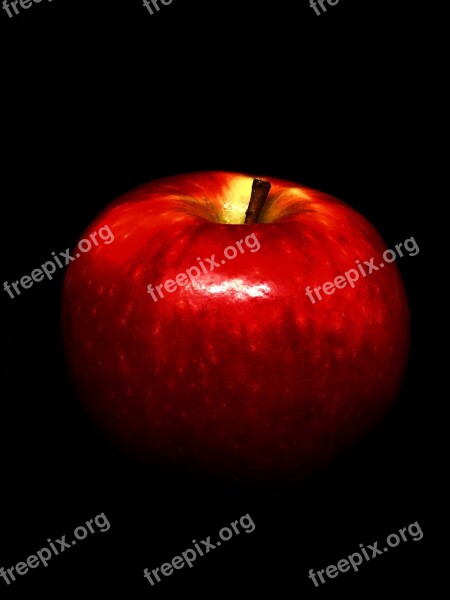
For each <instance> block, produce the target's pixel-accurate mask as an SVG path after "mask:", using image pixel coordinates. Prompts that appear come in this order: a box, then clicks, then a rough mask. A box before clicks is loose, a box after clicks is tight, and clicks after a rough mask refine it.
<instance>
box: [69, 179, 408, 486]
mask: <svg viewBox="0 0 450 600" xmlns="http://www.w3.org/2000/svg"><path fill="white" fill-rule="evenodd" d="M268 179H269V181H270V184H271V186H272V187H271V189H270V192H269V194H268V197H267V200H266V202H265V204H264V205H263V206H262V207H261V199H262V202H264V198H265V196H267V189H263V190H262V192H261V194H260V196H261V197H259V198H258V197H257V196H258V189H257V187H258V186H256V187H255V185H254V178H253V177H252V176H250V175H244V174H237V173H229V172H201V173H193V174H183V175H177V176H173V177H167V178H164V179H159V180H156V181H152V182H150V183H148V184H146V185H143V186H141V187H138V188H137V189H135V190H133V191H131V192H129V193H127V194H125V195H124V196H122V197H121V198H119V199H118V200H116V201H115V202H113V203H112V204H111V205H110V206H108V207H107V208H106V209H105V210H104V211H103V212H102V213H101V214H100V215H99V216H98V217H97V218H96V219H95V220H94V221H93V222H92V223H91V225H90V226H89V227H88V229H87V230H86V232H84V234H83V237H84V238H88V236H89V235H90V234H92V232H95V231H97V230H98V229H99V228H101V227H103V226H108V227H109V228H110V230H111V231H112V232H113V234H114V242H113V243H111V244H108V245H104V244H98V245H96V246H93V247H92V249H91V250H90V251H89V252H87V253H86V254H84V255H83V256H82V257H80V258H79V259H77V260H76V261H73V262H71V263H70V265H69V267H68V270H67V273H66V277H65V282H64V289H63V298H62V323H63V334H64V343H65V348H66V355H67V360H68V363H69V366H70V371H71V373H72V376H73V379H74V382H75V384H76V387H77V389H78V391H79V394H80V397H81V399H82V402H83V405H84V407H85V409H86V411H87V413H88V414H89V415H90V417H91V418H92V419H93V421H94V422H95V423H96V424H98V425H99V426H100V428H101V429H102V430H103V431H104V432H106V433H107V435H108V436H109V437H111V438H112V439H114V440H116V442H117V443H118V444H119V445H120V447H121V448H123V449H124V450H125V451H127V452H132V453H134V454H135V455H136V456H139V457H141V458H144V459H145V460H146V461H147V460H148V461H150V463H151V464H154V465H156V464H158V465H164V467H165V466H169V465H171V466H173V467H177V468H182V469H187V470H189V471H190V470H193V471H195V472H199V473H209V474H213V473H214V474H217V475H218V476H224V477H232V478H235V479H238V480H246V479H250V480H264V481H271V480H275V479H278V478H282V479H283V478H292V477H294V478H297V477H301V476H302V475H304V474H305V473H309V472H311V471H312V470H315V469H317V468H319V467H320V466H322V465H324V464H327V463H328V462H329V461H330V460H331V459H333V457H335V456H337V455H339V453H341V452H342V450H344V449H346V448H349V447H351V446H352V445H353V444H354V443H355V442H356V441H357V440H359V439H361V438H362V437H363V436H364V435H365V433H366V432H368V431H370V430H371V429H372V428H374V427H375V426H376V425H377V423H379V422H380V420H381V419H382V418H383V416H384V415H385V414H386V412H387V411H388V410H389V408H390V406H391V405H392V403H393V401H394V399H395V397H396V395H397V393H398V390H399V386H400V384H401V380H402V376H403V373H404V369H405V364H406V360H407V353H408V346H409V310H408V304H407V299H406V295H405V291H404V288H403V284H402V281H401V278H400V275H399V272H398V269H397V267H396V265H395V262H393V263H390V264H386V265H385V266H384V268H379V269H378V270H377V271H376V272H373V273H370V274H367V276H364V277H363V276H362V275H361V276H360V278H359V280H358V281H357V282H355V283H354V285H353V286H351V285H350V284H347V285H345V286H343V285H342V277H341V279H337V280H336V278H337V277H338V276H343V275H344V273H346V272H347V271H348V270H349V269H351V268H355V265H356V261H360V264H361V265H362V264H363V262H364V261H365V260H367V261H369V259H371V258H372V257H375V263H374V264H379V263H380V262H381V260H382V259H381V255H382V253H383V251H384V250H385V249H386V246H385V244H384V242H383V240H382V239H381V237H380V235H379V234H378V233H377V231H376V230H375V229H374V227H373V226H372V225H371V224H370V223H369V222H368V221H367V220H366V219H365V218H364V217H362V216H361V215H360V214H359V213H357V212H356V211H355V210H353V209H352V208H350V207H349V206H348V205H346V204H344V203H343V202H341V201H339V200H337V199H336V198H333V197H331V196H329V195H326V194H324V193H321V192H319V191H315V190H312V189H309V188H306V187H304V186H301V185H299V184H297V183H292V182H289V181H284V180H281V179H276V178H268ZM258 181H259V182H261V180H257V181H256V183H258ZM252 186H253V192H254V193H253V195H252ZM255 190H256V191H255ZM250 198H252V202H253V203H254V202H255V201H256V204H257V209H258V210H256V213H258V211H259V213H260V214H259V216H258V215H257V214H256V213H254V211H253V212H252V209H251V204H252V203H250V206H249V200H250ZM250 213H252V214H250ZM255 214H256V216H255ZM246 215H247V218H246ZM249 215H250V217H249ZM252 215H253V216H252ZM252 221H253V222H252ZM246 240H247V241H249V243H248V244H247V243H246ZM250 240H251V244H250ZM255 240H256V241H257V242H258V244H259V248H257V244H256V241H255ZM238 242H241V243H240V248H239V247H238V246H239V244H238ZM230 247H234V248H235V249H236V250H237V255H235V256H234V250H233V251H231V250H228V252H227V253H225V249H227V248H228V249H229V248H230ZM241 250H243V251H241ZM213 255H214V258H213V259H212V260H213V262H214V266H213V265H212V264H211V263H210V262H207V259H209V260H211V257H212V256H213ZM231 255H233V258H231ZM225 256H227V257H228V258H225ZM201 263H203V265H204V267H205V268H203V267H201ZM194 266H195V267H197V268H198V270H199V271H201V273H200V275H197V272H196V271H193V270H192V267H194ZM211 266H212V267H213V268H211ZM189 269H191V271H189ZM187 273H189V274H190V275H196V277H189V276H188V275H187ZM183 274H184V276H182V275H183ZM335 280H336V281H337V282H338V283H340V284H341V285H340V286H339V285H337V286H336V287H335V290H334V291H333V292H331V288H330V286H324V284H325V283H327V282H333V281H335ZM168 282H169V283H168ZM157 286H159V291H157ZM308 286H310V289H313V288H314V287H315V286H323V287H324V288H325V289H326V290H327V292H326V293H323V292H322V300H319V299H318V298H317V297H316V296H314V299H315V302H313V301H312V300H311V299H310V297H309V296H308V293H307V292H306V290H307V289H308ZM150 290H153V292H150Z"/></svg>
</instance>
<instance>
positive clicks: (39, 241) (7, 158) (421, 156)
mask: <svg viewBox="0 0 450 600" xmlns="http://www.w3.org/2000/svg"><path fill="white" fill-rule="evenodd" d="M394 5H395V6H394ZM1 12H2V14H1V15H0V27H1V34H2V53H1V61H2V64H1V69H2V83H3V85H2V88H3V92H2V111H1V129H2V134H1V140H2V146H3V153H2V154H3V159H2V167H3V168H2V172H3V176H2V179H3V183H2V189H3V194H4V195H3V198H2V204H1V206H2V209H1V210H2V224H3V227H2V235H1V252H2V258H3V266H2V275H3V279H2V281H4V280H7V281H9V282H11V281H15V280H17V279H20V277H22V276H23V275H25V274H29V273H30V272H31V271H32V270H33V269H35V268H37V267H38V266H39V265H40V264H42V262H44V261H45V260H49V258H50V254H51V252H52V251H56V252H59V251H63V250H64V249H65V248H67V247H69V246H70V247H72V246H73V245H74V244H75V242H76V241H77V239H78V238H79V236H80V234H81V233H82V231H83V230H84V228H85V227H86V226H87V225H88V223H89V222H90V221H91V219H92V218H93V217H94V216H95V215H96V214H97V213H98V212H99V211H100V210H101V209H102V208H104V206H106V205H107V204H108V203H109V202H111V201H112V200H114V199H115V198H116V197H118V196H119V195H120V194H122V193H124V192H126V191H128V190H129V189H131V188H132V187H135V186H137V185H139V184H141V183H144V182H146V181H149V180H151V179H154V178H157V177H161V176H165V175H171V174H175V173H182V172H190V171H198V170H207V169H218V170H235V171H239V172H250V173H260V174H264V175H272V176H277V177H283V178H286V179H290V180H293V181H298V182H301V183H303V184H306V185H308V186H311V187H314V188H317V189H320V190H323V191H325V192H328V193H330V194H332V195H335V196H337V197H339V198H341V199H342V200H344V201H345V202H347V203H348V204H350V205H351V206H353V207H354V208H356V209H357V210H359V211H360V212H362V213H363V214H364V215H365V216H366V217H367V218H368V219H369V220H370V221H371V222H372V223H373V224H374V225H375V227H376V228H377V229H378V230H379V232H380V233H381V235H382V236H383V238H384V239H385V241H386V243H387V246H388V247H393V246H394V245H395V244H396V243H398V242H400V241H403V240H405V239H406V238H408V237H411V236H414V237H415V239H416V241H417V242H418V244H419V247H420V253H419V254H418V255H417V256H415V257H405V258H403V259H401V260H400V261H399V262H398V266H399V268H400V270H401V273H402V275H403V278H404V281H405V285H406V288H407V293H408V297H409V300H410V306H411V312H412V347H411V355H410V361H409V367H408V371H407V374H406V378H405V382H404V385H403V388H402V391H401V394H400V396H399V399H398V402H397V404H396V406H395V408H394V410H393V412H392V413H391V415H390V416H389V417H388V419H387V420H386V422H385V423H384V424H383V425H382V426H381V427H380V428H379V429H378V430H377V431H376V432H375V433H374V435H373V436H372V437H370V438H368V439H367V440H366V441H365V442H364V443H363V444H361V445H360V446H359V447H358V448H356V449H355V451H354V452H353V453H352V454H350V455H347V456H346V457H344V458H343V459H341V460H340V461H339V462H338V463H336V464H335V465H334V466H333V467H331V468H329V469H328V470H326V471H324V472H322V473H321V474H319V475H317V476H316V477H313V478H311V479H309V480H308V481H306V482H304V483H303V484H299V485H297V486H293V487H289V488H282V489H250V488H246V489H242V488H236V487H230V486H220V485H218V484H212V483H211V482H209V483H208V482H197V481H194V482H193V481H190V480H183V479H182V478H179V477H175V476H171V475H167V474H162V473H158V474H157V473H153V472H151V471H149V470H145V469H142V468H141V467H139V465H136V464H134V463H133V462H131V461H129V460H126V459H125V458H123V457H121V456H118V455H117V454H116V453H115V451H114V450H112V449H110V448H109V447H108V446H107V445H106V444H105V443H104V442H102V440H101V439H99V437H98V435H97V434H96V432H95V431H94V430H92V429H91V427H90V425H89V423H88V422H87V421H86V419H85V417H84V414H83V412H82V411H81V409H80V407H79V405H78V402H77V398H76V396H75V393H74V391H73V388H72V385H71V383H70V380H69V378H68V375H67V371H66V366H65V362H64V356H63V352H62V343H61V334H60V328H59V309H60V294H61V287H62V281H63V271H62V270H61V271H60V272H59V273H57V274H56V276H55V278H54V280H53V281H47V280H46V281H44V282H41V283H40V284H39V285H34V286H33V287H32V288H31V289H29V290H24V291H23V292H22V294H21V296H20V297H17V298H15V299H14V300H11V299H10V298H9V296H8V295H7V294H6V292H4V291H2V323H3V327H2V334H3V335H2V342H3V344H2V346H3V352H4V358H3V361H2V365H3V368H4V372H3V374H2V391H3V394H2V396H3V399H2V417H1V424H2V437H1V449H2V454H1V456H2V461H1V481H2V494H1V499H2V507H1V522H2V526H1V538H0V566H4V567H10V566H13V565H15V564H16V563H17V562H19V561H23V560H26V558H27V557H28V556H29V555H30V554H34V553H35V552H36V551H37V550H39V549H40V548H41V547H43V546H45V545H46V540H47V538H49V537H50V538H52V539H55V538H59V537H61V536H62V535H63V534H66V535H67V536H68V537H69V538H70V535H71V533H72V531H73V529H74V528H75V527H76V526H78V525H81V524H83V523H84V522H85V521H86V520H88V519H91V518H93V517H94V516H95V515H97V514H99V513H100V512H105V513H106V515H107V517H108V519H109V521H110V523H111V529H110V530H109V531H108V532H107V533H103V534H101V533H96V534H95V535H90V536H89V537H88V538H87V539H86V540H85V541H84V542H82V543H81V542H80V543H79V544H78V545H77V546H76V547H75V548H71V549H70V551H69V550H67V551H66V552H65V553H64V554H62V555H60V556H58V557H54V558H53V559H51V561H50V564H49V566H48V567H47V568H46V569H44V568H43V567H39V568H37V569H35V570H30V571H29V572H28V573H27V574H26V575H24V576H22V577H20V578H19V577H18V579H17V581H16V582H14V583H13V584H12V585H10V586H7V585H6V584H5V583H4V581H3V580H2V579H0V588H1V594H2V596H5V597H7V596H8V595H10V596H11V597H18V598H22V597H24V598H25V597H26V598H28V597H30V591H34V592H36V591H37V592H43V593H45V594H47V596H48V597H50V598H57V597H72V596H76V595H77V596H78V595H79V594H80V593H81V592H85V593H90V592H92V593H93V594H94V595H95V594H98V595H101V596H102V597H103V596H105V597H107V596H110V595H112V596H114V597H115V595H116V594H117V595H118V596H119V595H120V596H122V597H125V598H140V597H146V596H148V597H150V596H151V595H152V596H153V597H156V596H159V597H178V596H179V595H180V594H181V593H184V594H192V595H196V597H198V598H209V597H222V596H229V595H230V594H241V593H242V595H243V596H244V595H249V596H251V597H253V596H255V597H257V596H259V595H261V594H262V593H264V592H267V593H272V594H273V595H274V597H279V598H291V597H292V598H302V597H320V596H323V597H325V596H331V597H335V596H336V595H338V596H340V595H346V596H347V597H349V596H350V597H355V598H356V597H361V596H363V597H372V596H374V597H375V596H376V595H379V594H381V593H389V592H392V593H398V594H402V595H406V594H407V593H409V592H411V591H413V590H415V591H417V590H419V589H420V590H422V589H423V590H426V591H429V590H430V589H431V587H432V586H433V585H435V584H436V581H437V574H436V573H433V574H431V570H430V568H431V567H430V566H431V565H432V564H433V561H434V558H433V556H434V555H435V554H436V552H437V550H436V546H435V543H434V541H433V537H434V536H436V535H437V534H436V529H435V522H434V521H435V520H434V519H433V518H432V517H433V514H434V511H435V505H434V496H435V494H436V491H435V487H434V479H433V476H432V474H431V471H430V462H431V459H430V457H431V455H432V448H433V442H432V440H433V435H432V430H431V418H430V417H431V410H430V409H428V408H426V409H425V410H424V403H425V401H426V400H427V399H428V398H429V396H430V391H429V386H428V382H427V380H428V376H427V365H428V361H429V360H430V346H429V343H428V339H427V335H428V332H429V331H428V325H427V319H426V318H425V315H426V313H427V307H426V301H427V298H426V294H425V292H424V287H423V286H424V281H426V279H427V276H426V270H425V265H426V264H427V263H428V262H429V261H430V252H429V248H428V246H427V239H428V235H427V231H426V230H425V224H424V220H423V217H422V214H421V210H422V209H421V206H422V203H421V199H423V198H425V196H426V190H427V185H428V183H427V181H426V176H425V170H424V160H425V158H426V154H427V144H426V143H424V140H426V136H427V135H428V125H427V121H426V119H425V118H424V112H425V108H424V105H423V102H422V100H421V99H420V98H419V96H418V95H417V89H418V87H423V86H427V85H428V83H429V79H430V77H431V76H430V75H429V73H428V70H427V64H426V61H425V60H424V47H423V44H422V42H421V41H420V36H418V35H417V27H418V26H419V24H421V27H422V28H425V29H427V28H431V27H432V26H433V23H432V22H431V18H435V19H437V18H438V15H436V14H434V15H430V14H429V12H428V11H427V10H426V9H425V8H422V9H419V8H418V7H416V8H414V7H411V6H410V5H409V4H405V3H392V2H387V1H385V2H360V1H359V2H358V1H356V0H354V1H351V0H341V1H340V2H339V3H338V4H337V5H336V6H334V7H329V8H328V11H327V13H326V14H323V15H321V16H320V17H317V16H316V15H315V13H314V11H313V10H311V9H310V8H309V6H308V2H307V0H296V1H295V2H292V1H290V2H288V1H280V2H271V3H270V2H256V1H253V0H243V1H242V2H240V3H238V2H224V1H221V0H215V2H211V1H210V2H206V1H205V2H200V1H192V2H186V1H184V2H183V1H182V0H174V1H173V3H172V4H171V5H170V6H167V7H164V6H162V8H161V11H160V12H159V13H158V14H156V15H154V16H150V15H149V13H148V12H147V11H146V9H145V8H143V6H142V5H141V2H139V1H138V0H136V1H133V0H126V1H125V0H121V1H112V0H89V1H88V0H53V2H52V3H48V2H47V0H43V1H42V2H41V3H40V4H36V5H33V6H32V7H31V8H30V9H29V10H28V11H25V10H23V9H21V11H20V14H19V15H18V16H16V17H14V18H13V19H8V17H7V15H6V13H4V12H3V11H1ZM412 115H413V117H412ZM247 512H248V513H250V515H251V517H252V518H253V520H254V522H255V524H256V529H255V531H254V532H253V533H251V534H249V535H245V534H241V535H240V536H235V537H233V538H232V540H230V542H228V543H227V544H223V545H222V547H221V548H220V549H217V550H215V551H214V552H212V553H210V554H209V555H208V556H205V557H204V558H201V559H198V560H197V562H196V563H195V566H194V568H193V569H187V568H184V569H183V570H181V571H177V572H175V573H174V574H173V575H172V576H170V577H168V578H167V579H164V580H163V581H162V582H161V583H160V584H158V585H157V586H155V587H153V588H151V587H150V586H149V584H148V582H147V581H146V580H145V579H144V578H143V575H142V572H143V569H144V568H145V567H148V568H149V569H153V568H155V567H158V566H160V565H161V564H162V563H163V562H167V561H170V560H171V559H172V558H173V556H175V555H178V554H180V553H181V552H182V551H183V550H185V549H186V548H187V547H189V546H190V542H191V540H192V539H193V538H195V539H197V540H199V539H204V538H206V537H207V536H208V535H210V536H211V537H212V539H214V538H215V537H217V532H218V530H219V529H220V528H221V527H223V526H226V525H227V524H229V523H230V522H231V521H234V520H235V519H238V518H239V517H240V516H242V515H243V514H245V513H247ZM414 521H418V522H419V524H420V526H421V528H422V530H423V532H424V537H423V539H422V540H420V541H418V542H413V541H412V540H411V541H409V542H408V543H402V544H401V545H400V546H399V547H397V548H395V549H392V551H390V552H389V553H388V554H387V555H383V556H380V557H377V558H376V560H375V559H374V560H373V561H372V562H370V563H365V564H364V565H362V566H361V568H360V571H359V572H358V573H353V572H348V573H346V574H340V575H339V576H338V577H337V578H336V579H333V580H331V579H327V582H326V584H324V585H321V586H320V587H319V588H317V589H316V588H315V587H314V585H313V584H312V582H311V581H310V580H309V579H308V570H309V569H310V568H313V569H315V570H316V571H317V570H318V569H323V568H326V566H327V565H329V564H336V563H337V561H338V560H340V559H342V558H344V557H346V556H348V555H349V554H350V553H352V552H357V551H358V546H359V544H360V543H363V544H365V545H367V544H372V543H373V542H374V541H375V540H379V541H380V544H381V545H382V542H383V540H384V539H385V538H386V536H387V535H388V534H390V533H392V532H395V531H398V530H399V529H400V528H402V527H405V526H407V525H409V524H410V523H412V522H414Z"/></svg>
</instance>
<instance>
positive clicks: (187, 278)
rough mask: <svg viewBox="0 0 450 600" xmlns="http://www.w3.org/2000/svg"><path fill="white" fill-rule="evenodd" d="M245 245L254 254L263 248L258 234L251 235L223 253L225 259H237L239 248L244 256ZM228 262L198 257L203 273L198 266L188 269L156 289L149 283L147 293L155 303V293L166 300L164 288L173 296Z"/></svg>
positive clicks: (213, 256)
mask: <svg viewBox="0 0 450 600" xmlns="http://www.w3.org/2000/svg"><path fill="white" fill-rule="evenodd" d="M244 243H245V245H246V246H247V248H248V249H249V250H250V252H252V253H253V252H258V250H259V249H260V248H261V244H260V243H259V240H258V238H257V237H256V234H255V233H251V234H250V235H247V236H246V237H245V238H244V239H243V240H239V241H238V242H236V247H235V246H227V247H226V248H225V250H224V251H223V255H224V257H225V258H226V259H227V260H233V259H235V258H236V256H237V255H238V251H237V248H238V249H239V252H240V253H241V254H244V253H245V249H244V248H243V247H242V245H243V244H244ZM227 260H225V259H221V261H220V262H217V261H216V255H215V254H212V255H211V257H210V258H205V259H204V261H203V260H202V259H201V258H200V257H198V258H197V262H198V263H199V265H200V266H201V268H202V271H203V273H202V271H200V269H199V268H198V267H197V266H193V267H189V269H186V271H185V272H183V273H178V275H176V277H175V279H166V281H165V282H164V283H161V284H159V285H157V286H155V287H153V285H152V284H151V283H149V284H148V286H147V293H148V294H150V295H151V297H152V299H153V302H158V298H157V296H156V294H155V291H157V292H158V294H159V297H160V298H164V294H163V291H162V289H163V288H164V289H165V291H166V292H168V293H169V294H172V293H173V292H175V291H176V289H177V287H178V286H179V287H184V286H186V285H188V284H189V283H191V284H192V283H194V281H195V280H196V279H198V278H199V277H200V276H201V275H202V274H203V275H206V273H211V271H214V269H218V268H219V267H220V266H221V265H224V264H225V263H226V262H227ZM205 262H206V263H208V265H209V269H208V268H207V267H206V266H205Z"/></svg>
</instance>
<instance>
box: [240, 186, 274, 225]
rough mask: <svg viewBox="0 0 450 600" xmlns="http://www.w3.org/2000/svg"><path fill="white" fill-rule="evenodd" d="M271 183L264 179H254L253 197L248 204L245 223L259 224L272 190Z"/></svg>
mask: <svg viewBox="0 0 450 600" xmlns="http://www.w3.org/2000/svg"><path fill="white" fill-rule="evenodd" d="M271 187H272V186H271V184H270V182H269V181H266V180H264V179H254V180H253V184H252V195H251V197H250V202H249V204H248V208H247V212H246V213H245V221H244V223H257V222H258V219H259V215H260V213H261V210H262V207H263V206H264V202H265V201H266V199H267V196H268V195H269V191H270V188H271Z"/></svg>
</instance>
